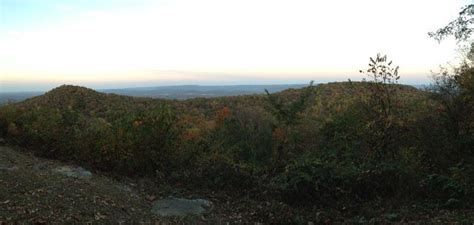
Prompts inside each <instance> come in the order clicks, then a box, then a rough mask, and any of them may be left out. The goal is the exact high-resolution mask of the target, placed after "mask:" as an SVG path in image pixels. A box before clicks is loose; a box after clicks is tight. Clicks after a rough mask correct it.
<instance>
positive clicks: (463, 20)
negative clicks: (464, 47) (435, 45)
mask: <svg viewBox="0 0 474 225" xmlns="http://www.w3.org/2000/svg"><path fill="white" fill-rule="evenodd" d="M472 25H474V4H470V5H467V6H465V7H464V8H463V9H462V10H461V11H460V12H459V17H458V18H457V19H455V20H453V21H451V22H450V23H449V24H448V25H446V26H444V27H442V28H439V29H438V30H437V31H435V32H429V33H428V35H429V36H430V37H432V38H434V39H436V40H437V41H439V42H440V41H442V40H443V39H444V38H446V37H448V36H454V37H455V39H456V40H458V41H467V40H468V39H469V38H470V36H471V34H472V33H473V31H474V28H473V27H472Z"/></svg>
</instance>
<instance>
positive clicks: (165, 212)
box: [151, 197, 212, 216]
mask: <svg viewBox="0 0 474 225" xmlns="http://www.w3.org/2000/svg"><path fill="white" fill-rule="evenodd" d="M211 205H212V203H211V202H210V201H208V200H205V199H184V198H174V197H170V198H165V199H161V200H157V201H155V202H154V204H153V208H152V210H151V212H152V213H154V214H155V215H158V216H187V215H199V214H202V213H204V212H206V211H207V210H208V209H209V208H210V207H211Z"/></svg>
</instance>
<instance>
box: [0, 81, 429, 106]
mask: <svg viewBox="0 0 474 225" xmlns="http://www.w3.org/2000/svg"><path fill="white" fill-rule="evenodd" d="M304 86H307V84H275V85H271V84H270V85H222V86H217V85H216V86H215V85H176V86H152V87H130V88H113V89H112V88H110V89H95V90H96V91H98V92H102V93H108V94H119V95H126V96H133V97H149V98H162V99H173V100H185V99H192V98H213V97H225V96H239V95H252V94H263V93H264V91H265V90H268V91H269V92H270V93H275V92H280V91H283V90H287V89H298V88H302V87H304ZM411 86H413V87H416V88H417V89H424V88H426V87H428V86H426V85H411ZM44 93H46V92H39V91H38V92H4V93H2V92H0V104H4V103H7V102H19V101H23V100H25V99H28V98H32V97H35V96H38V95H42V94H44Z"/></svg>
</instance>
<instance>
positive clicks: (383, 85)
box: [360, 54, 400, 159]
mask: <svg viewBox="0 0 474 225" xmlns="http://www.w3.org/2000/svg"><path fill="white" fill-rule="evenodd" d="M398 69H399V67H398V66H396V67H393V66H392V61H389V60H388V59H387V56H386V55H383V56H382V55H381V54H377V56H376V57H375V58H372V57H370V62H369V68H368V69H367V70H365V71H363V70H360V73H365V74H366V75H367V77H368V78H369V81H368V86H367V87H368V97H367V99H366V110H367V116H369V123H368V125H367V128H368V134H369V136H370V137H369V140H370V141H369V142H370V148H371V149H370V151H369V152H368V154H369V155H370V154H375V156H376V158H377V159H381V158H384V156H385V155H386V154H385V152H387V151H389V152H390V155H391V156H392V158H395V149H394V148H395V147H394V146H395V145H396V143H395V141H394V140H395V136H396V135H397V131H396V130H397V129H396V126H395V114H394V112H395V100H396V99H395V97H396V96H395V95H396V93H395V91H396V90H397V89H396V88H395V87H394V86H393V85H392V84H396V83H397V82H398V80H399V79H400V76H399V75H398Z"/></svg>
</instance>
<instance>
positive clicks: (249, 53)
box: [0, 0, 472, 92]
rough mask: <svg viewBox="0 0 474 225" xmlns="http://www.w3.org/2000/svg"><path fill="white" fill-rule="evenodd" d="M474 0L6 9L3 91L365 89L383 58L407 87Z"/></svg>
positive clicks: (146, 0)
mask: <svg viewBox="0 0 474 225" xmlns="http://www.w3.org/2000/svg"><path fill="white" fill-rule="evenodd" d="M470 3H472V0H359V1H353V0H338V1H318V0H199V1H196V0H156V1H151V0H74V1H73V0H70V1H66V0H62V1H61V0H0V92H1V91H30V90H31V91H35V90H45V89H49V88H51V87H53V86H56V85H58V84H62V83H68V84H77V85H85V86H89V87H96V88H97V87H126V86H150V85H172V84H252V83H256V84H271V83H306V82H308V81H309V80H315V81H316V82H328V81H340V80H347V79H348V78H350V79H353V80H357V79H360V77H361V75H359V74H358V71H359V69H365V68H366V66H367V62H368V58H369V57H370V56H374V55H375V54H376V53H377V52H381V53H385V54H387V55H388V57H389V58H390V59H392V60H393V61H394V64H395V65H399V66H400V74H401V76H402V82H404V83H427V82H429V74H430V70H436V69H437V68H438V66H439V65H442V64H446V63H447V62H450V61H453V60H455V59H456V45H455V42H454V41H453V40H448V41H445V42H442V43H441V44H438V43H437V42H436V41H434V40H432V39H430V38H429V37H428V35H427V32H429V31H433V30H435V29H437V28H439V27H441V26H443V25H446V24H447V23H448V22H449V21H451V20H453V19H455V18H456V17H457V15H458V12H459V10H460V9H461V7H463V6H464V5H467V4H470Z"/></svg>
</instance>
